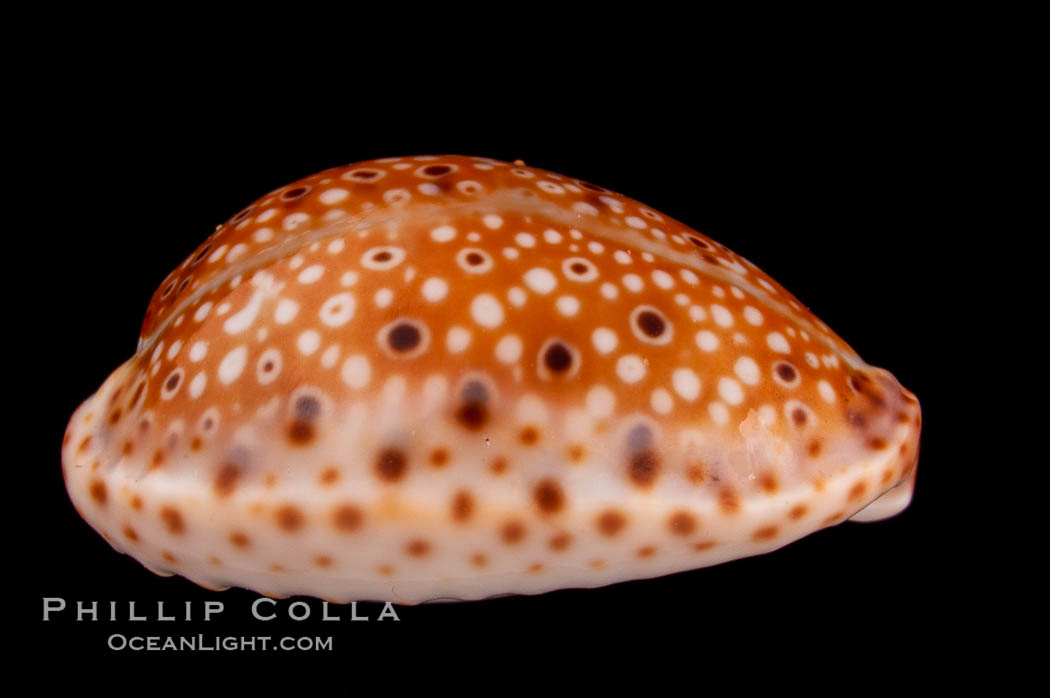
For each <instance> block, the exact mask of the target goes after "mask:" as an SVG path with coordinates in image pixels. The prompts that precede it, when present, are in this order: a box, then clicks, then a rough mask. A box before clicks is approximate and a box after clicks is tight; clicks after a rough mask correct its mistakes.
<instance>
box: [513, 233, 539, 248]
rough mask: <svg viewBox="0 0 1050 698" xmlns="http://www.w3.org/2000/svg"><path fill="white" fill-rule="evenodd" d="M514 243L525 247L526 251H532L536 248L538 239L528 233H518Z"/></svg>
mask: <svg viewBox="0 0 1050 698" xmlns="http://www.w3.org/2000/svg"><path fill="white" fill-rule="evenodd" d="M514 243H515V244H516V245H517V246H518V247H524V248H526V249H532V248H533V247H535V246H536V238H535V237H533V236H532V235H530V234H528V233H518V234H517V235H515V236H514Z"/></svg>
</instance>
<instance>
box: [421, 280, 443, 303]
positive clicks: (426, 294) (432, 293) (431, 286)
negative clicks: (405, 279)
mask: <svg viewBox="0 0 1050 698" xmlns="http://www.w3.org/2000/svg"><path fill="white" fill-rule="evenodd" d="M421 290H422V292H423V298H425V299H427V300H428V301H430V302H431V303H437V302H438V301H440V300H441V299H443V298H444V297H445V296H447V295H448V282H446V281H445V280H444V279H441V278H438V277H436V276H433V277H431V278H429V279H427V280H426V281H424V282H423V286H422V289H421Z"/></svg>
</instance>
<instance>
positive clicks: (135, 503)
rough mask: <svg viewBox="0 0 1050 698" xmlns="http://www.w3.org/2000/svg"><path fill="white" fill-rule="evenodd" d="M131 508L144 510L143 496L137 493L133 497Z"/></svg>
mask: <svg viewBox="0 0 1050 698" xmlns="http://www.w3.org/2000/svg"><path fill="white" fill-rule="evenodd" d="M131 508H132V509H134V510H135V511H141V510H142V497H140V496H138V495H137V494H136V495H135V496H134V497H132V498H131Z"/></svg>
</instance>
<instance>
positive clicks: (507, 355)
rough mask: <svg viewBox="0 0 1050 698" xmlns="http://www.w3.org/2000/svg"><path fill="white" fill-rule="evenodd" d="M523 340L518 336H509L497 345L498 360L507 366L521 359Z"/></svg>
mask: <svg viewBox="0 0 1050 698" xmlns="http://www.w3.org/2000/svg"><path fill="white" fill-rule="evenodd" d="M522 348H523V347H522V342H521V338H520V337H518V335H516V334H508V335H506V336H505V337H503V338H502V339H500V340H499V342H498V343H497V344H496V358H497V359H499V360H500V361H502V362H503V363H505V364H513V363H516V362H517V361H518V359H520V358H521V352H522Z"/></svg>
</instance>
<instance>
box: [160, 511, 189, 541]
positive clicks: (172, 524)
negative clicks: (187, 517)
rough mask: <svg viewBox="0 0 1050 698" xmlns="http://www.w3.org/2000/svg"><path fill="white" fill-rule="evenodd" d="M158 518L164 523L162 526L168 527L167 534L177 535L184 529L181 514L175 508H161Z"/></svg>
mask: <svg viewBox="0 0 1050 698" xmlns="http://www.w3.org/2000/svg"><path fill="white" fill-rule="evenodd" d="M160 518H161V519H162V520H163V521H164V525H165V526H167V527H168V532H169V533H171V534H173V535H179V534H180V533H182V532H183V531H184V530H185V528H186V525H185V523H184V522H183V520H182V514H180V513H179V510H178V509H176V508H175V507H171V506H167V507H163V508H162V509H161V510H160Z"/></svg>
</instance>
